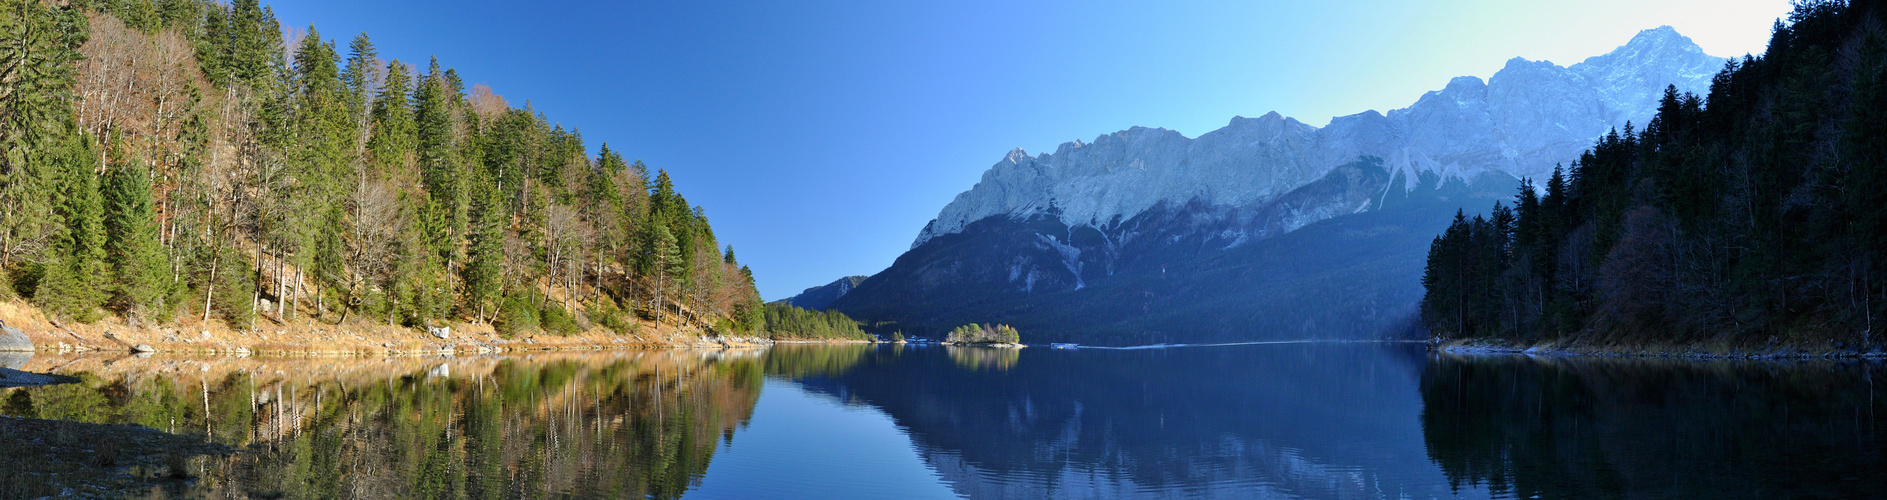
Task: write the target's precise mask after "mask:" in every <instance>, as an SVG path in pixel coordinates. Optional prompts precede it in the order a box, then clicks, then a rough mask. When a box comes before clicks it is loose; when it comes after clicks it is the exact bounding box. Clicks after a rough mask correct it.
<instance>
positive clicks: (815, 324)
mask: <svg viewBox="0 0 1887 500" xmlns="http://www.w3.org/2000/svg"><path fill="white" fill-rule="evenodd" d="M766 331H767V333H768V334H769V335H771V336H772V338H774V339H776V340H780V339H845V340H872V339H874V338H875V337H872V336H871V334H869V333H865V330H863V329H861V328H859V325H858V322H857V321H854V320H853V319H852V318H850V317H847V316H846V315H845V314H844V313H840V312H838V311H819V310H813V309H801V308H799V307H798V306H794V305H792V304H787V303H784V302H773V303H769V304H767V305H766Z"/></svg>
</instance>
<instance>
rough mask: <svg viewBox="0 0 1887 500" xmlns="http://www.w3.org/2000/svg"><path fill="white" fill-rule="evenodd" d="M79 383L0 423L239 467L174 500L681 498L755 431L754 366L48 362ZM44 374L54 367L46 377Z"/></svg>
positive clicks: (630, 358)
mask: <svg viewBox="0 0 1887 500" xmlns="http://www.w3.org/2000/svg"><path fill="white" fill-rule="evenodd" d="M44 361H45V362H46V363H49V364H51V363H57V364H61V365H65V366H66V368H64V369H60V370H46V371H61V372H64V373H69V374H77V375H79V376H80V377H81V378H82V380H83V383H80V384H68V385H63V386H52V387H41V388H32V389H14V390H10V391H8V392H7V393H4V394H0V395H3V396H4V401H6V403H5V405H4V407H3V408H4V410H3V411H4V413H6V414H9V415H15V416H26V417H39V418H57V419H67V420H77V421H83V422H94V423H135V424H141V425H145V426H148V427H152V428H156V429H160V430H168V431H171V432H176V433H190V434H202V435H205V436H207V437H208V438H209V439H213V440H215V441H218V442H222V443H226V444H230V445H234V446H238V447H241V448H243V449H245V450H246V451H247V452H245V453H238V454H234V455H231V456H229V457H224V458H219V459H215V460H210V461H207V462H203V464H202V465H201V467H202V470H200V471H197V472H198V473H199V475H201V476H202V478H203V479H202V480H200V481H197V482H196V483H194V484H190V485H181V484H179V485H172V486H168V488H171V489H173V490H174V491H171V492H169V493H171V494H183V495H189V496H217V497H223V496H262V497H278V496H279V497H289V498H333V497H376V498H436V497H471V498H500V497H502V498H516V497H543V496H578V497H612V498H621V497H654V498H676V497H679V496H681V494H682V493H683V492H685V491H686V490H687V489H688V488H689V487H690V486H691V485H692V484H694V483H695V482H696V481H698V479H699V478H700V476H701V474H702V473H703V472H704V471H705V470H706V469H707V465H708V461H709V459H710V457H711V456H712V455H713V453H714V451H715V449H716V448H717V446H718V445H719V444H720V443H721V442H722V441H723V440H731V439H732V436H733V432H734V430H735V429H736V428H737V427H739V426H742V425H744V424H745V423H746V421H747V419H748V418H749V417H750V416H751V415H752V412H753V407H754V403H755V402H756V401H757V400H758V398H759V394H760V387H761V384H762V377H763V375H762V373H763V371H762V366H761V364H760V358H759V356H758V355H757V353H752V354H745V355H743V354H742V353H739V352H731V353H729V352H720V353H703V352H698V351H651V352H624V353H613V354H600V355H548V356H545V355H539V356H526V357H511V358H469V359H450V358H448V359H439V358H433V359H424V358H393V359H368V360H362V359H340V358H337V359H332V360H320V359H314V360H309V359H290V360H270V361H259V360H245V359H230V358H224V359H206V360H179V359H168V360H166V359H162V358H152V359H119V360H104V359H71V360H67V359H56V358H47V359H45V360H44ZM48 368H50V367H48Z"/></svg>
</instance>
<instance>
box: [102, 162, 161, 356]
mask: <svg viewBox="0 0 1887 500" xmlns="http://www.w3.org/2000/svg"><path fill="white" fill-rule="evenodd" d="M153 204H154V202H153V201H152V199H151V181H150V172H149V171H148V170H147V169H143V168H136V167H132V166H130V165H124V164H120V165H117V166H115V167H113V168H112V169H111V170H110V173H109V175H108V176H107V177H106V186H105V218H104V229H105V242H104V245H105V246H104V252H105V257H106V259H107V261H108V262H109V263H110V264H111V269H112V275H113V277H115V278H116V280H115V283H114V284H113V286H112V287H110V288H111V290H112V300H111V306H112V308H113V309H115V310H117V311H118V312H120V313H121V314H124V315H125V316H126V317H129V318H143V317H151V318H157V317H163V316H165V315H166V314H165V305H164V299H165V297H166V296H167V295H168V291H169V290H168V289H169V284H170V263H169V262H168V261H167V257H166V256H165V254H164V248H163V245H162V244H161V243H160V242H159V241H158V227H157V219H156V215H155V213H154V211H153Z"/></svg>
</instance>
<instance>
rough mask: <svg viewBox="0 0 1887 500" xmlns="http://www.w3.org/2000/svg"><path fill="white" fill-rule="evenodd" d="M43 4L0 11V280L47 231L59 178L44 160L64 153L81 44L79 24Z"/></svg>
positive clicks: (74, 16)
mask: <svg viewBox="0 0 1887 500" xmlns="http://www.w3.org/2000/svg"><path fill="white" fill-rule="evenodd" d="M51 5H52V4H50V3H46V2H9V3H8V4H7V5H6V6H5V7H0V45H4V46H5V47H8V50H4V51H0V67H5V68H8V71H7V73H8V75H9V76H8V77H7V78H6V79H5V80H4V81H0V272H6V270H8V269H11V268H13V264H14V262H15V261H16V260H17V259H19V258H20V257H24V256H30V255H34V254H37V253H38V251H39V250H41V249H43V248H44V244H45V243H46V242H47V241H48V240H47V236H48V235H49V232H51V231H53V230H54V226H53V223H52V221H49V220H46V219H45V218H43V217H42V216H41V215H40V214H45V213H47V212H48V211H49V209H50V208H51V207H50V203H51V200H52V196H53V190H54V189H55V187H56V185H57V183H58V182H59V177H60V174H59V172H58V171H57V169H56V168H54V167H53V166H52V165H51V163H52V162H49V161H47V159H49V158H51V157H54V156H59V155H60V154H61V153H60V150H62V149H64V148H67V147H70V144H66V143H64V142H63V141H64V139H63V137H64V136H65V135H66V134H71V133H75V132H73V131H72V130H71V127H72V113H73V107H72V102H73V101H74V99H75V98H76V96H75V95H74V94H73V92H72V85H73V80H74V78H75V74H74V71H73V64H72V63H73V62H74V61H77V60H78V59H79V58H80V57H82V56H81V54H80V53H79V50H78V49H79V46H80V45H82V44H83V43H84V42H85V40H86V37H87V29H88V27H87V24H86V21H85V17H84V16H83V15H81V13H80V12H78V11H77V9H74V8H71V7H65V8H59V7H51Z"/></svg>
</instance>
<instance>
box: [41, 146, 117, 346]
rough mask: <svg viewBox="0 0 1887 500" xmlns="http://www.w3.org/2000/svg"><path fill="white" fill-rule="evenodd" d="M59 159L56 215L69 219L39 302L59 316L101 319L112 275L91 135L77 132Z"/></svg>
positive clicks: (52, 253)
mask: <svg viewBox="0 0 1887 500" xmlns="http://www.w3.org/2000/svg"><path fill="white" fill-rule="evenodd" d="M67 137H68V138H67V139H66V141H65V142H66V143H65V145H64V146H65V147H64V148H62V151H60V152H59V153H58V157H57V158H56V159H55V161H56V162H57V163H58V166H57V167H56V168H57V169H58V170H59V174H58V176H59V182H58V188H57V189H56V191H55V195H54V196H53V204H52V206H53V215H55V216H57V217H58V218H59V220H61V221H62V222H63V224H61V225H60V227H59V228H58V231H57V235H56V236H54V237H53V243H52V248H51V249H50V251H49V252H48V254H47V260H46V262H45V264H44V270H45V273H44V275H43V276H44V277H42V278H41V279H40V283H39V287H38V289H37V291H36V292H35V296H34V300H35V301H36V302H38V303H39V304H40V306H41V307H44V308H45V309H46V310H47V311H49V312H52V313H53V314H55V315H58V316H62V317H66V318H72V319H75V320H78V321H80V322H84V323H90V322H92V321H96V320H98V318H99V306H102V305H104V302H105V285H106V283H107V281H106V280H107V279H108V278H109V272H108V267H107V266H106V265H105V255H104V254H105V250H104V248H105V228H104V221H103V220H102V219H103V217H102V215H103V212H104V200H103V199H101V197H100V196H99V193H98V175H97V174H94V173H93V172H94V171H96V168H95V166H96V165H97V163H96V158H97V157H96V156H93V154H92V148H91V142H90V139H89V136H87V135H85V134H79V133H73V134H71V135H69V136H67Z"/></svg>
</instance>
